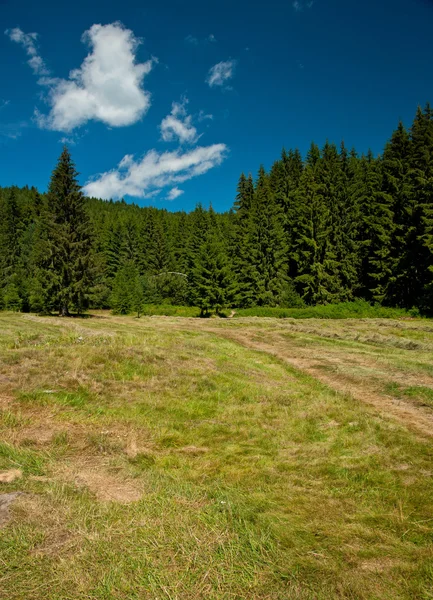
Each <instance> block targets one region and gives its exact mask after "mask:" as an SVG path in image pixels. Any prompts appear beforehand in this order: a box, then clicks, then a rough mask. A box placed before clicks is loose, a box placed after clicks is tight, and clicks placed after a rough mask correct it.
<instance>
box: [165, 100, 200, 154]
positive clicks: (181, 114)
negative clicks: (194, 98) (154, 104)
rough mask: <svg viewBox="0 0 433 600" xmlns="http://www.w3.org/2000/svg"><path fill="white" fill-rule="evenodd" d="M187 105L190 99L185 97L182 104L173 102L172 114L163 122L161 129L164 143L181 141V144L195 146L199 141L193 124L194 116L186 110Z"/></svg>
mask: <svg viewBox="0 0 433 600" xmlns="http://www.w3.org/2000/svg"><path fill="white" fill-rule="evenodd" d="M187 104H188V98H185V97H183V98H182V99H181V101H180V102H173V104H172V106H171V113H170V114H169V115H167V116H166V117H165V118H164V119H163V120H162V122H161V125H160V129H161V137H162V139H163V140H164V142H173V141H174V140H176V139H179V141H180V142H181V143H183V142H187V143H189V144H195V143H196V142H197V140H198V139H199V137H200V136H199V135H197V129H196V128H195V127H194V125H193V124H192V116H191V115H188V112H187V110H186V106H187Z"/></svg>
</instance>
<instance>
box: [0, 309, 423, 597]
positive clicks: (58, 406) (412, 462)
mask: <svg viewBox="0 0 433 600" xmlns="http://www.w3.org/2000/svg"><path fill="white" fill-rule="evenodd" d="M100 316H104V317H105V318H99V319H97V318H95V319H91V318H89V319H85V320H78V319H71V320H62V319H58V318H34V317H32V316H26V315H16V314H4V313H3V314H1V313H0V332H1V333H0V400H1V399H2V398H9V401H8V403H7V405H5V406H3V405H1V404H0V406H3V408H2V410H1V412H0V438H1V440H2V442H1V444H0V469H8V468H14V469H17V468H19V469H21V470H22V471H23V473H24V475H23V478H22V479H21V480H18V481H15V482H14V483H11V484H7V485H6V484H1V485H2V486H3V488H4V491H6V492H9V491H15V490H20V491H24V492H25V493H26V495H24V496H20V497H19V499H18V500H17V501H16V503H15V504H14V506H13V508H12V511H11V512H12V520H11V521H10V522H9V523H8V524H7V526H6V527H4V528H3V529H0V564H1V569H0V598H8V600H9V599H10V600H24V599H30V598H31V599H32V600H42V599H44V600H71V599H73V600H75V599H80V600H84V599H86V600H87V599H92V600H94V599H95V600H120V599H122V600H123V599H125V600H127V599H128V600H129V599H137V600H138V599H140V600H142V599H149V600H150V599H155V598H157V599H163V598H171V599H179V600H184V599H202V598H215V599H218V600H219V599H227V600H228V599H233V598H239V599H241V598H258V599H266V600H267V599H275V600H276V599H281V600H282V599H287V598H289V599H295V600H332V599H348V600H349V599H350V600H354V599H356V600H358V599H359V600H371V599H375V600H376V599H377V600H388V599H392V600H403V599H404V600H406V599H407V600H409V599H410V600H417V599H419V600H426V599H429V598H433V595H432V591H431V590H432V589H433V550H432V549H433V527H432V524H433V522H432V520H431V519H432V514H433V477H432V467H431V464H432V459H433V446H432V439H431V438H428V437H423V436H420V435H417V434H416V433H415V432H411V431H409V430H408V429H407V428H406V427H405V426H404V424H402V423H399V422H397V421H395V420H394V419H392V418H389V419H388V418H386V416H384V415H383V414H378V413H377V412H376V411H375V410H374V409H373V408H371V407H368V406H367V405H365V404H363V403H362V402H359V401H356V400H354V398H353V397H351V396H349V395H348V394H340V393H338V392H336V391H334V390H333V389H331V388H330V387H328V386H326V385H324V384H323V383H320V381H318V380H317V379H315V378H314V377H312V376H311V375H308V374H306V373H303V372H301V371H299V370H297V369H294V368H293V367H291V366H290V365H289V364H287V363H286V362H284V361H283V360H282V359H280V358H278V357H274V356H271V355H269V354H268V353H267V352H265V351H255V350H253V349H248V348H245V347H244V346H242V345H241V344H240V343H238V342H236V341H235V340H232V339H228V338H227V335H229V334H233V333H236V334H239V335H241V334H242V333H243V332H244V331H245V335H246V334H247V327H248V328H249V329H248V331H249V333H250V334H251V335H255V336H256V337H257V339H259V340H264V341H267V342H268V343H273V342H274V341H275V348H278V347H279V346H278V344H277V341H278V340H279V341H278V343H280V344H283V346H284V348H286V349H290V348H292V347H293V348H294V350H293V351H294V354H295V355H298V353H299V348H304V347H305V352H308V355H310V354H311V355H315V354H316V353H317V360H320V356H321V354H320V353H325V352H329V353H330V355H331V354H332V352H335V353H338V352H342V353H343V355H344V356H350V355H352V356H353V357H356V356H362V357H364V358H365V357H366V356H369V357H370V356H371V355H372V354H371V353H375V352H377V353H378V356H379V353H380V356H382V357H386V359H387V360H389V361H390V363H389V364H393V361H396V360H398V361H401V362H402V364H403V363H404V361H407V362H408V364H411V363H410V360H412V359H416V361H418V362H420V363H422V364H423V361H427V362H428V361H429V360H430V354H426V353H425V351H424V350H420V349H412V350H409V349H406V348H404V347H398V348H396V347H395V346H393V345H392V343H391V341H392V340H393V339H394V337H393V336H392V331H394V329H395V330H398V331H399V333H400V334H401V333H402V332H404V329H403V330H402V329H401V327H403V328H406V327H407V328H408V330H410V331H419V330H418V329H415V328H417V327H418V328H419V327H424V325H423V323H424V322H423V321H416V322H410V323H408V324H407V325H406V324H405V323H404V324H401V323H400V322H397V321H395V322H387V325H386V327H383V330H384V331H386V336H385V335H384V336H383V338H384V340H388V341H389V343H388V344H387V343H386V342H385V341H383V343H382V345H381V346H380V348H379V347H378V346H377V345H375V344H371V343H370V342H369V336H370V337H373V336H374V335H376V334H377V330H378V329H380V327H379V323H382V321H374V322H372V323H371V324H369V323H368V322H365V321H353V322H347V323H345V324H339V323H338V322H335V323H333V322H331V321H329V322H327V323H326V325H325V330H326V332H327V335H328V336H330V335H331V334H332V333H333V332H334V333H335V334H338V335H339V336H340V337H341V336H343V334H345V333H344V332H346V335H348V336H349V338H350V339H352V338H356V336H358V338H357V341H356V342H354V341H353V342H351V343H352V344H353V348H352V347H349V346H347V345H346V346H344V348H343V347H341V349H340V346H339V344H340V342H342V341H344V340H343V339H341V340H340V339H338V338H337V339H335V340H334V342H335V344H334V346H331V345H329V344H328V346H329V349H328V346H326V345H321V344H320V343H319V341H320V331H321V329H320V327H319V325H317V327H316V325H315V323H313V322H311V321H308V322H305V323H304V322H302V321H297V324H296V326H293V325H291V323H290V322H289V321H287V322H284V323H281V322H280V321H278V320H275V321H272V322H271V323H270V322H269V321H268V320H266V321H260V320H259V319H258V320H255V321H254V322H249V323H247V322H245V323H244V324H243V322H242V321H237V320H235V319H234V320H223V319H221V320H214V319H212V320H205V319H203V320H201V319H197V320H194V321H190V320H184V321H183V320H182V319H177V318H170V317H168V318H154V319H150V318H142V319H139V320H138V319H135V318H133V317H107V315H106V314H104V315H100ZM296 327H298V329H296ZM290 328H291V329H290ZM302 328H304V329H305V331H302V330H301V329H302ZM307 330H308V332H307ZM19 332H20V333H19ZM281 333H290V336H289V337H284V336H281ZM278 336H279V337H278ZM430 337H431V335H430V333H429V332H425V335H424V336H420V337H419V338H417V339H419V341H420V342H422V344H423V345H424V346H428V344H429V343H430V342H429V340H430ZM79 338H80V339H79ZM307 338H308V340H309V341H310V343H309V345H308V346H303V343H304V341H305V339H307ZM409 338H410V336H409ZM409 338H408V339H409ZM315 339H316V340H317V341H316V344H315V345H314V340H315ZM326 339H328V338H326ZM350 339H349V342H350ZM395 339H397V336H395ZM398 339H399V340H401V339H403V340H404V339H406V338H404V336H402V335H399V336H398ZM78 340H79V341H78ZM281 340H282V341H281ZM17 342H18V343H17ZM424 346H423V347H424ZM333 348H334V349H333ZM351 353H352V354H351ZM339 356H340V355H339ZM374 356H375V355H374ZM410 357H412V358H411V359H410ZM404 364H405V363H404ZM405 369H406V371H405ZM411 369H412V367H410V366H409V367H406V366H402V367H401V372H407V373H408V377H409V376H412V370H411ZM391 370H392V369H391ZM5 378H7V379H5ZM366 382H367V379H366ZM388 385H390V382H388ZM422 387H423V388H424V387H425V388H426V389H428V390H429V392H425V394H427V396H428V394H429V393H430V392H431V389H430V388H429V386H428V385H424V386H422ZM398 390H399V391H400V392H401V394H404V395H405V396H410V394H415V392H414V391H413V390H412V391H411V388H410V387H409V386H407V387H406V388H404V389H403V388H401V389H400V388H398ZM388 392H389V389H388V391H387V390H385V391H384V394H387V393H388ZM400 392H399V393H400ZM416 394H418V396H419V397H421V396H422V395H423V394H424V392H422V391H420V390H418V391H417V392H416ZM418 396H417V397H418ZM427 396H426V397H427ZM11 398H12V399H11ZM409 400H410V401H412V400H413V398H409ZM0 491H1V490H0Z"/></svg>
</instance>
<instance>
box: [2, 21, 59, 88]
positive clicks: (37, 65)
mask: <svg viewBox="0 0 433 600" xmlns="http://www.w3.org/2000/svg"><path fill="white" fill-rule="evenodd" d="M5 34H6V35H8V36H9V38H10V39H11V40H12V41H13V42H16V43H17V44H21V46H23V48H24V50H25V51H26V53H27V56H30V58H29V60H28V61H27V62H28V64H29V65H30V67H31V69H32V70H33V73H34V74H35V75H39V76H41V77H44V76H47V75H49V74H50V72H49V70H48V69H47V67H46V65H45V63H44V61H43V60H42V58H41V57H40V56H39V53H38V51H37V49H36V40H37V37H38V34H37V33H24V31H22V30H21V29H20V28H19V27H15V28H14V29H6V31H5Z"/></svg>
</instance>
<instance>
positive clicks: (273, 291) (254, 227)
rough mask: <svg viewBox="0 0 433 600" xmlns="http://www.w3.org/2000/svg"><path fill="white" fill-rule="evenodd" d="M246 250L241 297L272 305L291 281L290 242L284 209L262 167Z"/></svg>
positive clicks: (260, 303)
mask: <svg viewBox="0 0 433 600" xmlns="http://www.w3.org/2000/svg"><path fill="white" fill-rule="evenodd" d="M245 248H246V251H247V252H248V254H247V255H246V256H245V257H244V266H243V271H242V272H241V273H240V281H239V283H240V294H244V293H245V291H244V290H247V292H248V293H249V294H250V297H252V299H253V301H254V303H256V304H258V305H259V306H273V305H276V304H278V299H279V297H280V295H281V293H282V290H283V288H284V286H285V284H286V282H287V280H288V275H287V243H286V236H285V233H284V228H283V215H282V211H281V208H280V207H279V206H278V204H277V203H276V201H275V196H274V194H273V192H272V190H271V187H270V185H269V178H268V176H267V174H266V172H265V170H264V168H263V167H261V168H260V170H259V174H258V178H257V183H256V187H255V190H254V197H253V203H252V206H251V208H250V213H249V218H248V230H247V235H246V246H245Z"/></svg>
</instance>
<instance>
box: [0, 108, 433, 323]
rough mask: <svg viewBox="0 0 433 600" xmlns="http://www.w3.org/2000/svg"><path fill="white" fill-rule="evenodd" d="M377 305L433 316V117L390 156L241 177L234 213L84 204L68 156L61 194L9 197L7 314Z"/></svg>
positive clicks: (3, 274) (322, 159)
mask: <svg viewBox="0 0 433 600" xmlns="http://www.w3.org/2000/svg"><path fill="white" fill-rule="evenodd" d="M355 298H364V299H366V300H368V301H371V302H380V303H383V304H386V305H390V306H399V307H403V308H412V307H417V308H419V309H420V310H422V311H423V312H425V313H431V312H432V308H433V110H432V109H431V108H430V106H429V105H427V106H426V108H425V109H424V110H422V109H418V111H417V113H416V116H415V119H414V121H413V124H412V127H411V128H410V130H406V129H405V127H404V126H403V124H401V123H400V124H399V126H398V128H397V129H396V131H395V132H394V133H393V135H392V137H391V139H390V141H389V142H388V143H387V145H386V147H385V150H384V152H383V155H382V156H380V157H374V156H373V154H372V153H371V152H369V153H368V154H367V155H362V156H358V155H357V153H356V151H355V150H353V149H352V150H348V149H347V148H346V147H345V146H344V144H341V146H340V148H337V147H336V146H335V145H334V144H331V143H326V144H325V145H324V147H323V148H322V149H320V148H319V147H318V146H317V145H315V144H312V145H311V147H310V150H309V152H308V154H307V156H306V158H305V160H303V159H302V157H301V154H300V152H299V151H298V150H290V151H288V152H287V151H285V150H283V153H282V156H281V158H280V159H279V160H277V161H276V162H275V163H274V165H273V166H272V168H271V170H270V172H269V173H266V172H265V170H264V169H263V168H261V169H260V171H259V173H258V176H257V178H256V180H253V178H252V176H251V175H249V176H248V177H247V176H245V175H243V174H242V175H241V177H240V180H239V184H238V189H237V196H236V201H235V204H234V207H233V209H232V210H231V211H230V212H229V213H224V214H218V213H215V212H214V210H213V209H212V208H210V209H209V210H205V209H204V208H203V207H202V206H201V205H198V206H197V207H196V209H195V210H194V211H192V212H191V213H189V214H187V213H185V212H177V213H170V212H168V211H166V210H161V209H156V208H139V207H138V206H136V205H131V204H127V203H125V202H124V201H122V202H111V201H110V202H104V201H102V200H98V199H94V198H91V199H85V198H83V196H82V194H81V192H80V189H79V186H78V184H77V182H76V172H75V167H74V165H73V163H72V161H71V158H70V156H69V153H68V151H67V150H66V149H65V150H64V152H63V153H62V156H61V158H60V160H59V163H58V165H57V167H56V169H55V171H54V172H53V175H52V178H51V182H50V187H49V190H48V193H47V194H39V193H38V191H37V190H36V189H35V188H23V189H18V188H15V187H12V188H3V189H0V307H1V308H6V309H13V310H56V311H59V312H60V313H61V314H67V313H68V311H69V310H70V309H71V310H83V309H84V308H86V307H88V306H91V307H94V308H96V307H107V308H113V309H115V310H116V311H118V312H123V313H125V312H130V311H132V310H138V311H139V310H140V308H141V306H142V304H143V303H145V302H147V303H161V302H164V303H173V304H191V305H195V306H199V307H201V308H202V310H203V311H207V310H209V309H212V308H213V309H216V310H217V311H218V310H219V309H220V308H222V307H226V306H237V307H250V306H255V305H258V306H299V305H302V304H303V303H306V304H323V303H330V302H340V301H345V300H351V299H355Z"/></svg>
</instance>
